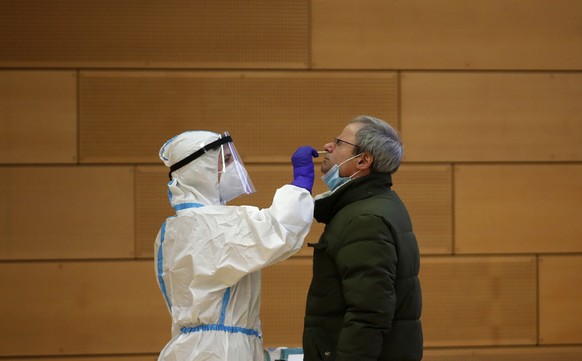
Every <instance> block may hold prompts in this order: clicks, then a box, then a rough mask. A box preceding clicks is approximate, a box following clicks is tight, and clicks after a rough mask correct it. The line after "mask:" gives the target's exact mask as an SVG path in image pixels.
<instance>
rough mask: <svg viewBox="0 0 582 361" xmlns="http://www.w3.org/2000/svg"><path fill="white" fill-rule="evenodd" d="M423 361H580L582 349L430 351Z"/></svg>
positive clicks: (500, 348) (532, 348)
mask: <svg viewBox="0 0 582 361" xmlns="http://www.w3.org/2000/svg"><path fill="white" fill-rule="evenodd" d="M422 359H423V361H558V360H559V361H579V360H581V359H582V347H519V348H517V347H499V348H481V349H480V348H471V349H444V350H439V349H428V350H425V351H424V357H423V358H422Z"/></svg>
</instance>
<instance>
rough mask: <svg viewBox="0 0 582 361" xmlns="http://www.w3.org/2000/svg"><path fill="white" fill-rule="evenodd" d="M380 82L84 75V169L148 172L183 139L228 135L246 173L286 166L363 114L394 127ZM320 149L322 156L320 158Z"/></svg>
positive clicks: (287, 75) (389, 87) (324, 77)
mask: <svg viewBox="0 0 582 361" xmlns="http://www.w3.org/2000/svg"><path fill="white" fill-rule="evenodd" d="M397 110H398V103H397V79H396V75H395V73H384V72H359V73H357V72H346V73H327V72H308V73H307V72H273V73H271V72H245V73H241V72H82V73H81V80H80V119H81V123H80V152H81V161H82V162H86V163H93V162H122V163H125V162H155V163H156V164H159V162H160V161H159V159H158V151H159V149H160V147H161V146H162V145H163V143H164V142H165V141H166V140H168V139H170V138H171V137H173V136H175V135H176V134H179V133H181V132H183V131H186V130H193V129H208V130H213V131H215V132H223V131H225V130H227V131H229V132H230V133H231V135H232V136H233V139H234V140H235V144H236V146H237V149H238V151H239V153H241V155H242V156H243V159H244V161H245V162H246V163H250V162H288V161H289V159H290V157H291V154H292V153H293V152H294V151H295V149H296V148H297V147H298V146H300V145H306V144H309V145H313V146H314V147H322V146H323V145H324V144H325V143H327V142H329V141H331V140H332V139H333V138H334V137H335V136H336V135H337V134H339V133H340V132H341V130H342V129H343V128H344V126H345V125H346V124H347V122H348V121H349V120H351V119H352V118H354V117H355V116H357V115H360V114H363V113H367V114H370V115H375V116H378V117H380V118H383V119H385V120H386V121H389V122H391V123H392V124H393V125H394V126H396V125H397V123H396V119H397V114H398V112H397ZM318 149H319V148H318Z"/></svg>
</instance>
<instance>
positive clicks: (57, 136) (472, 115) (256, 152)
mask: <svg viewBox="0 0 582 361" xmlns="http://www.w3.org/2000/svg"><path fill="white" fill-rule="evenodd" d="M581 25H582V1H580V0H556V1H551V2H549V1H546V0H528V1H523V0H509V1H508V0H489V1H477V0H469V1H467V0H435V1H431V2H426V1H421V0H409V1H397V0H370V1H366V2H362V1H359V0H333V1H332V0H275V1H273V0H248V1H244V2H236V1H230V0H201V1H196V2H184V1H176V0H170V1H163V2H160V1H151V0H145V1H121V2H120V1H113V0H102V1H95V2H78V1H69V0H45V1H40V2H39V1H34V0H2V1H0V285H1V286H2V297H0V320H1V321H0V358H1V359H6V360H16V359H22V358H26V359H30V360H33V359H39V360H40V359H44V360H64V359H66V360H77V361H98V360H115V361H122V360H127V361H142V360H154V359H156V356H157V353H158V352H159V351H160V350H161V349H162V347H163V346H164V344H165V343H166V342H167V341H168V340H169V338H170V319H169V315H168V313H167V309H166V307H165V306H164V304H163V299H162V296H161V294H160V292H159V290H158V289H157V285H156V281H155V277H154V269H153V264H152V253H153V251H152V246H153V240H154V238H155V235H156V232H157V230H158V227H159V225H160V224H161V222H162V221H163V220H164V219H165V218H166V217H167V216H170V215H171V214H172V210H171V208H170V207H169V204H168V203H167V197H166V187H165V185H166V182H167V174H166V172H167V169H166V168H165V167H163V166H161V162H160V161H159V159H158V158H157V153H158V150H159V148H160V146H161V145H162V144H163V143H164V141H166V140H167V139H169V138H170V137H172V136H174V135H176V134H178V133H180V132H182V131H184V130H190V129H209V130H214V131H216V132H222V131H224V130H228V131H230V132H231V133H232V135H233V137H234V138H235V141H236V144H237V148H238V150H239V152H240V153H241V154H242V156H243V157H244V160H245V162H246V164H247V166H248V169H249V172H250V174H251V176H252V179H253V181H254V183H255V186H256V187H257V190H258V192H257V193H256V194H254V195H251V196H247V197H241V198H239V199H238V200H237V201H236V202H237V203H238V204H242V203H246V204H254V205H257V206H260V207H266V206H268V205H269V204H270V201H271V197H272V195H273V192H274V191H275V189H277V188H278V187H279V186H281V185H282V184H285V183H288V182H290V181H291V179H292V170H291V167H290V162H289V157H290V155H291V153H292V152H293V151H294V149H295V148H296V147H297V146H299V145H304V144H310V145H313V146H315V147H316V148H321V147H322V146H323V144H325V143H326V142H328V141H329V140H330V139H333V137H335V136H336V135H337V134H338V133H339V132H340V131H341V129H342V128H343V127H344V125H345V123H346V122H347V121H348V120H350V119H351V118H353V117H354V116H357V115H360V114H369V115H374V116H377V117H380V118H383V119H385V120H387V121H388V122H390V123H391V124H392V125H394V126H395V127H397V128H398V129H399V130H400V131H401V133H402V136H403V141H404V147H405V159H404V164H403V165H402V167H401V169H400V170H399V171H398V173H397V174H396V175H395V189H396V190H397V191H398V192H399V193H400V194H401V196H402V198H403V199H404V201H405V202H406V204H407V205H408V207H409V210H410V212H411V215H412V218H413V222H414V226H415V229H416V233H417V236H418V239H419V242H420V249H421V256H422V257H421V258H422V266H421V281H422V287H423V302H424V309H423V317H422V320H423V323H424V331H425V340H426V341H425V346H426V350H425V355H426V356H425V360H429V361H441V360H443V361H444V360H463V361H466V360H512V361H514V360H518V361H519V360H534V361H537V360H540V361H541V360H556V359H559V360H565V361H569V360H580V359H581V358H582V313H581V312H580V310H579V308H580V304H581V303H580V300H581V299H582V290H581V289H580V287H579V285H580V284H581V283H582V276H581V275H582V222H581V220H582V34H581V33H580V26H581ZM323 190H324V185H323V183H322V182H321V181H319V180H316V185H315V191H314V192H315V193H318V192H321V191H323ZM321 231H322V226H321V225H319V224H314V225H313V227H312V232H311V234H310V235H309V236H308V241H309V242H314V241H316V240H317V238H318V235H319V234H320V233H321ZM310 276H311V258H310V251H309V250H308V249H306V248H304V249H302V250H301V251H300V252H299V253H298V254H297V255H296V256H294V257H292V258H291V259H290V260H288V261H285V262H283V263H281V264H279V265H276V266H274V267H271V268H269V269H266V270H265V271H264V272H263V308H262V320H263V324H264V341H265V346H266V347H273V346H299V345H300V342H301V327H302V315H303V310H304V302H305V299H304V298H305V294H306V291H307V287H308V284H309V279H310Z"/></svg>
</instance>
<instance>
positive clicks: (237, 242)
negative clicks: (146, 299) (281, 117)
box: [181, 185, 314, 291]
mask: <svg viewBox="0 0 582 361" xmlns="http://www.w3.org/2000/svg"><path fill="white" fill-rule="evenodd" d="M313 206H314V202H313V198H312V197H311V194H310V193H309V191H307V190H305V189H303V188H299V187H296V186H292V185H285V186H283V187H281V188H279V189H278V190H277V192H276V193H275V196H274V198H273V204H272V205H271V207H269V208H265V209H259V208H257V207H251V206H232V207H231V206H228V207H224V206H216V207H213V206H207V207H203V208H201V212H203V213H199V214H198V216H199V217H201V218H204V219H203V220H200V224H199V226H198V227H191V228H190V229H189V230H184V232H181V233H182V234H187V233H188V232H191V234H190V237H191V239H196V237H197V236H199V234H198V235H197V234H196V232H201V231H203V232H205V233H206V236H204V237H203V238H204V239H205V241H204V242H205V244H202V245H197V246H199V248H198V249H197V250H196V253H197V254H196V255H195V257H196V262H195V263H196V264H194V267H195V272H194V277H195V278H196V280H195V281H196V282H197V283H198V284H199V285H201V284H207V285H208V286H209V287H211V288H212V287H218V288H220V287H223V286H227V287H228V286H231V285H234V284H235V283H236V282H238V281H239V280H240V279H241V278H242V277H244V276H245V275H247V274H249V273H251V272H254V271H257V270H260V269H261V268H264V267H266V266H268V265H270V264H273V263H275V262H279V261H282V260H284V259H286V258H288V257H290V256H291V255H292V254H293V253H295V252H297V251H298V250H299V249H300V248H301V246H302V244H303V240H304V239H305V236H306V235H307V233H308V232H309V229H310V227H311V222H312V220H313ZM209 291H210V289H209Z"/></svg>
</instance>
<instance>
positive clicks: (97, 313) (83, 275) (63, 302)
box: [0, 261, 170, 356]
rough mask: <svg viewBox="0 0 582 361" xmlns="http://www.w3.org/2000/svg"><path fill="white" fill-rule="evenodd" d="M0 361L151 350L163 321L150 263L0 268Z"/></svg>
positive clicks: (166, 332) (166, 327)
mask: <svg viewBox="0 0 582 361" xmlns="http://www.w3.org/2000/svg"><path fill="white" fill-rule="evenodd" d="M0 284H2V287H3V289H4V292H3V293H2V297H1V298H0V315H2V323H0V339H1V340H2V342H0V356H32V355H83V354H86V355H90V354H93V355H99V354H122V353H145V352H152V353H153V352H156V353H157V352H159V351H160V350H161V349H162V348H163V346H164V345H165V343H166V342H167V341H168V340H169V339H170V316H169V314H168V310H167V307H166V305H165V304H164V301H163V297H162V295H161V293H160V291H159V289H158V287H157V284H156V280H155V274H154V270H153V265H152V263H151V262H149V261H147V262H145V261H143V262H136V261H132V262H66V263H60V262H37V263H16V262H13V263H3V264H0Z"/></svg>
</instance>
